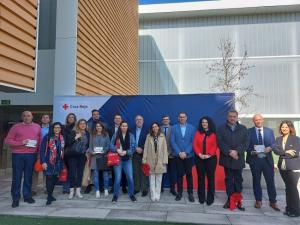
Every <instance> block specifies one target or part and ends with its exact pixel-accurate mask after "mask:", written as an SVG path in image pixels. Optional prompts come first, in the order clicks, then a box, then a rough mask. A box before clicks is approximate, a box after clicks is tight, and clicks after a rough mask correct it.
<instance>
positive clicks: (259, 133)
mask: <svg viewBox="0 0 300 225" xmlns="http://www.w3.org/2000/svg"><path fill="white" fill-rule="evenodd" d="M258 144H259V145H262V144H263V139H262V136H261V129H258Z"/></svg>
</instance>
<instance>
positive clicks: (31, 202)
mask: <svg viewBox="0 0 300 225" xmlns="http://www.w3.org/2000/svg"><path fill="white" fill-rule="evenodd" d="M24 202H27V203H28V204H33V203H35V200H34V199H33V198H26V199H24Z"/></svg>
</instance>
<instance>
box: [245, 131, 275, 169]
mask: <svg viewBox="0 0 300 225" xmlns="http://www.w3.org/2000/svg"><path fill="white" fill-rule="evenodd" d="M248 135H249V138H250V144H249V147H248V149H247V158H246V162H247V163H248V164H253V163H255V160H256V159H257V156H256V155H251V152H252V151H254V145H258V139H257V134H256V130H255V127H252V128H249V129H248ZM263 135H264V136H263V142H264V145H265V146H266V147H271V148H272V146H273V144H274V143H275V136H274V132H273V130H272V129H270V128H267V127H263ZM266 157H267V160H268V163H269V164H270V166H274V160H273V156H272V151H271V152H269V153H267V154H266Z"/></svg>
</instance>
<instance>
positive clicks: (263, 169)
mask: <svg viewBox="0 0 300 225" xmlns="http://www.w3.org/2000/svg"><path fill="white" fill-rule="evenodd" d="M252 120H253V123H254V127H252V128H250V129H248V133H249V137H250V144H249V148H248V151H247V159H246V162H247V163H248V164H249V166H250V168H251V173H252V178H253V192H254V196H255V200H256V202H255V205H254V207H255V208H258V209H259V208H261V206H262V189H261V184H260V180H261V175H262V174H263V175H264V178H265V181H266V184H267V191H268V196H269V201H270V207H271V208H273V209H274V210H275V211H280V210H279V208H278V206H277V203H276V189H275V183H274V161H273V156H272V148H271V146H272V145H273V143H274V142H275V137H274V133H273V130H271V129H270V128H267V127H264V126H263V122H264V119H263V117H262V115H261V114H255V115H254V116H253V119H252Z"/></svg>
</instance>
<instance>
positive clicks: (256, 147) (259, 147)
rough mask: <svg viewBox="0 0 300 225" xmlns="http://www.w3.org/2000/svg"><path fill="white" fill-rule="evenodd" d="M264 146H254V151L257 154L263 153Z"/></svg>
mask: <svg viewBox="0 0 300 225" xmlns="http://www.w3.org/2000/svg"><path fill="white" fill-rule="evenodd" d="M265 148H266V147H265V146H264V145H254V150H255V151H257V152H258V153H263V152H265Z"/></svg>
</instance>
